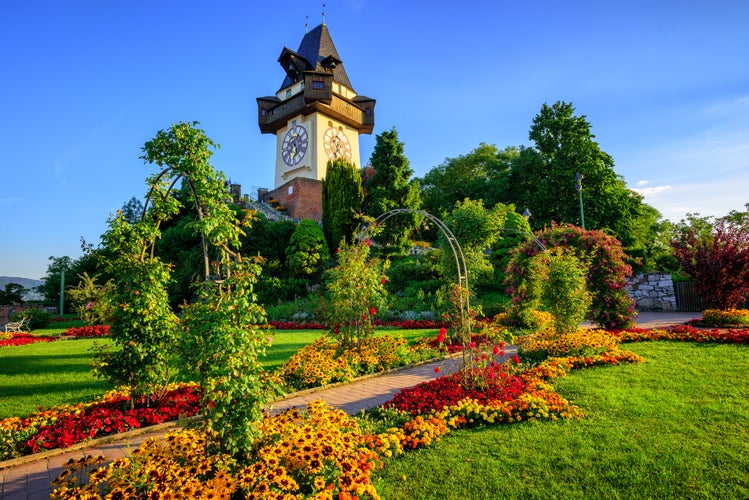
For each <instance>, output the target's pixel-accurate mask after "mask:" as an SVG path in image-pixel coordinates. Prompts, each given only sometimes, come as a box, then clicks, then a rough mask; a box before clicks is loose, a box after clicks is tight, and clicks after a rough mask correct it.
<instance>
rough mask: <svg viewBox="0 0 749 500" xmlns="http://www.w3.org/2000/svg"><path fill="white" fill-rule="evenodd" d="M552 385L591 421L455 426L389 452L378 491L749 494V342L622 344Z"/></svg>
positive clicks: (482, 495)
mask: <svg viewBox="0 0 749 500" xmlns="http://www.w3.org/2000/svg"><path fill="white" fill-rule="evenodd" d="M624 348H626V349H630V350H632V351H634V352H636V353H638V354H640V355H642V356H644V357H645V359H646V360H647V362H646V363H642V364H639V365H627V366H615V367H606V368H595V369H587V370H578V371H574V372H572V373H571V374H569V375H568V376H567V377H566V378H563V379H561V380H559V381H557V383H556V387H557V388H558V390H559V392H560V393H561V394H562V395H564V396H565V397H567V398H568V399H569V400H570V401H571V402H573V403H575V404H577V405H579V406H580V407H581V408H582V409H583V411H584V412H585V413H586V417H585V418H584V419H582V420H577V421H565V422H535V423H534V422H526V423H522V424H515V425H507V426H498V427H492V428H483V429H474V430H465V431H459V432H455V433H453V434H451V435H448V436H446V437H445V438H444V439H443V441H442V442H441V443H438V444H436V445H434V446H432V447H430V448H428V449H423V450H419V451H416V452H411V453H408V454H406V455H404V456H402V457H400V458H397V459H391V460H389V461H388V462H387V463H386V465H385V467H384V469H383V470H382V471H381V472H378V473H377V477H376V483H375V484H376V487H377V490H378V492H379V493H380V495H381V496H382V498H387V499H390V500H398V499H406V498H419V499H438V498H439V499H461V500H463V499H469V498H470V499H472V500H478V499H494V498H524V499H525V498H654V499H656V498H657V499H661V498H737V499H738V498H744V499H745V498H748V497H749V377H747V373H749V351H747V347H746V346H736V345H716V344H693V343H670V342H653V343H643V344H626V345H625V346H624Z"/></svg>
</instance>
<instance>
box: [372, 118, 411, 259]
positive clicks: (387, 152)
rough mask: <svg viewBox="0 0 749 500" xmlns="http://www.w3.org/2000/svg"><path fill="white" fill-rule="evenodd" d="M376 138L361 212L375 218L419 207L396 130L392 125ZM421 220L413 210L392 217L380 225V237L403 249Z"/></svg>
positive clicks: (409, 170) (406, 160) (409, 169)
mask: <svg viewBox="0 0 749 500" xmlns="http://www.w3.org/2000/svg"><path fill="white" fill-rule="evenodd" d="M375 140H376V142H375V147H374V151H373V152H372V156H371V157H370V160H369V163H370V166H371V168H372V170H373V173H372V175H371V177H369V178H368V179H367V182H366V183H364V189H365V196H364V213H365V214H367V215H369V216H371V217H373V218H377V217H378V216H380V215H382V214H384V213H385V212H388V211H390V210H393V209H396V208H410V209H413V210H418V209H419V208H420V207H421V191H420V190H419V185H418V183H417V182H416V181H414V180H411V176H412V175H413V170H411V168H410V167H409V164H408V159H407V158H406V156H405V154H404V145H403V143H402V142H400V141H399V140H398V133H397V132H396V130H395V129H392V130H389V131H385V132H383V133H381V134H379V135H378V136H377V137H376V139H375ZM420 223H421V217H419V216H418V215H417V214H414V213H404V214H401V215H400V216H398V217H396V218H391V219H390V220H388V221H387V223H386V225H385V227H384V228H383V231H382V240H383V241H385V242H387V243H388V244H391V245H393V246H394V247H395V248H396V249H399V250H400V249H403V248H405V247H406V246H407V244H408V241H409V239H410V237H411V235H412V233H413V232H414V231H415V230H416V228H417V227H418V226H419V224H420Z"/></svg>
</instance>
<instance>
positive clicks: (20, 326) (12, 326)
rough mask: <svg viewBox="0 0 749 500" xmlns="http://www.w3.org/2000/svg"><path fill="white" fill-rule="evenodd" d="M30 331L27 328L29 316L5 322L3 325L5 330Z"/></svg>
mask: <svg viewBox="0 0 749 500" xmlns="http://www.w3.org/2000/svg"><path fill="white" fill-rule="evenodd" d="M23 331H26V332H30V331H31V330H29V318H28V316H24V317H23V318H22V319H21V321H12V322H10V323H7V324H6V325H5V332H6V333H8V332H19V333H20V332H23Z"/></svg>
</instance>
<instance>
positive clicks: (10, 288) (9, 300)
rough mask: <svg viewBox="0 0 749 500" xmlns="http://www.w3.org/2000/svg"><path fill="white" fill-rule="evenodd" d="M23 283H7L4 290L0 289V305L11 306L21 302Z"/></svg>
mask: <svg viewBox="0 0 749 500" xmlns="http://www.w3.org/2000/svg"><path fill="white" fill-rule="evenodd" d="M24 290H25V289H24V287H23V285H19V284H18V283H7V284H6V285H5V290H0V306H6V305H7V306H12V305H16V304H20V303H21V302H23V291H24Z"/></svg>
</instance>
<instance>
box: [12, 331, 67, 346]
mask: <svg viewBox="0 0 749 500" xmlns="http://www.w3.org/2000/svg"><path fill="white" fill-rule="evenodd" d="M53 340H57V337H51V336H48V335H32V334H30V333H14V334H12V336H11V337H10V338H8V339H4V340H0V347H11V346H18V345H26V344H34V343H36V342H52V341H53Z"/></svg>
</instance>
